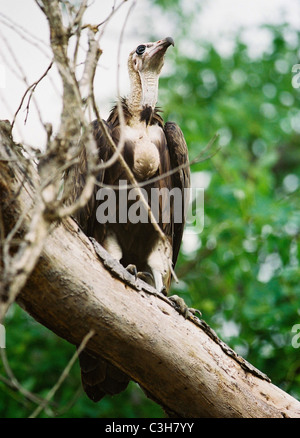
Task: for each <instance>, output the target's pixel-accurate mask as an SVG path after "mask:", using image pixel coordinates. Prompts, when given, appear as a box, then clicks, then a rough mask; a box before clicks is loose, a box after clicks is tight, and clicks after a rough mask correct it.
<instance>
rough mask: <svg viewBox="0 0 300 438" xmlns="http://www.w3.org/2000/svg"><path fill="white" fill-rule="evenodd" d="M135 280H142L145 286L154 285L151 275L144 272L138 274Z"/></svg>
mask: <svg viewBox="0 0 300 438" xmlns="http://www.w3.org/2000/svg"><path fill="white" fill-rule="evenodd" d="M137 278H139V279H140V280H143V281H144V282H145V283H147V284H150V286H153V285H154V278H153V275H152V274H150V272H146V271H143V272H138V273H137Z"/></svg>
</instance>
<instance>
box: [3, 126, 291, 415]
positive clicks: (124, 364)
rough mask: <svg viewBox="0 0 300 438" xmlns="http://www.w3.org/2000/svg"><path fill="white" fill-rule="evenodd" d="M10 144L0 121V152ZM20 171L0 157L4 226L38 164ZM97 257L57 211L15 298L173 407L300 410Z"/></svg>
mask: <svg viewBox="0 0 300 438" xmlns="http://www.w3.org/2000/svg"><path fill="white" fill-rule="evenodd" d="M16 147H17V146H16V145H14V143H13V142H12V140H11V139H10V138H9V133H8V130H7V129H6V130H5V129H2V130H1V125H0V155H1V156H4V157H5V156H6V155H7V154H8V155H10V154H11V153H12V152H11V149H12V148H14V149H16ZM22 169H23V168H22V166H19V165H18V162H17V161H14V160H13V161H7V162H1V161H0V189H1V198H0V207H1V211H2V216H3V217H2V220H3V230H4V232H5V233H8V232H9V231H10V230H11V229H12V228H13V227H14V224H15V223H16V221H17V219H18V217H19V215H21V214H22V212H23V211H25V209H26V206H27V205H30V203H31V202H32V200H33V199H34V198H35V194H34V185H33V184H32V183H31V178H37V174H36V170H35V168H34V167H33V166H31V168H30V169H29V171H28V172H27V174H26V175H24V173H23V171H22ZM23 180H24V183H23V186H22V189H21V190H20V192H19V196H18V197H17V198H16V197H15V196H14V193H16V191H17V190H18V189H19V187H20V182H22V181H23ZM28 223H30V220H29V218H28V216H27V215H24V221H23V222H22V229H19V231H18V233H17V234H18V235H17V236H16V237H18V238H22V235H24V233H25V232H26V226H28ZM2 262H3V261H2V260H0V267H1V266H2ZM105 263H106V264H107V265H108V267H109V269H110V271H111V272H109V270H108V269H107V268H106V267H105V266H104V263H102V262H101V261H100V260H99V258H98V256H97V255H96V253H95V251H94V247H93V245H92V243H91V241H90V240H89V239H88V238H87V237H86V236H85V235H84V234H83V232H82V231H81V230H80V229H78V226H77V225H76V223H75V222H74V221H73V220H72V219H69V218H66V219H63V221H62V222H61V223H60V224H59V225H57V226H56V227H55V228H54V229H52V231H51V233H50V234H49V235H48V237H47V239H46V242H45V245H44V247H43V250H42V253H41V257H40V259H39V262H38V264H37V265H36V268H35V269H34V271H33V272H32V274H31V276H30V278H29V279H28V281H27V283H26V285H25V286H24V288H23V290H22V292H21V293H20V294H19V296H18V302H19V304H20V305H21V306H22V307H23V308H25V309H26V310H27V311H28V312H29V313H30V314H31V315H32V316H33V317H34V318H35V319H36V320H37V321H39V322H40V323H42V324H43V325H45V326H46V327H48V328H49V329H50V330H52V331H53V332H54V333H56V334H57V335H58V336H61V337H63V338H64V339H66V340H67V341H69V342H71V343H73V344H74V345H79V344H80V343H81V341H82V339H83V338H84V336H85V335H86V333H87V332H89V331H90V330H94V333H95V334H94V336H93V337H92V338H91V339H90V340H89V342H88V344H87V347H86V348H87V350H88V351H89V352H91V353H93V354H94V355H95V354H99V355H101V356H102V357H104V358H105V359H107V360H109V361H110V362H112V363H113V364H115V365H116V366H118V367H119V368H120V369H121V370H123V371H124V372H125V373H127V374H128V375H130V376H131V378H132V379H133V380H135V381H136V382H138V383H139V384H140V386H141V387H142V388H143V389H144V390H145V392H146V393H147V394H148V395H150V397H151V398H153V399H154V400H156V401H157V402H158V403H159V404H161V405H162V406H163V407H164V408H165V409H166V410H167V412H169V413H171V414H172V415H175V416H179V417H186V418H188V417H255V418H257V417H280V418H282V417H300V403H299V402H298V401H297V400H295V399H294V398H293V397H291V396H290V395H288V394H287V393H285V392H284V391H282V390H281V389H279V388H277V387H276V386H274V385H273V384H271V383H270V382H269V380H268V379H267V378H266V377H265V376H264V375H263V374H262V373H260V372H259V371H258V370H256V369H255V368H254V367H253V366H251V365H250V364H248V363H247V362H246V361H245V360H244V359H242V358H241V357H240V356H238V355H237V354H236V353H234V352H233V351H232V350H231V349H230V348H229V347H228V346H226V344H224V343H223V342H222V341H221V340H220V339H219V338H218V337H217V336H216V335H215V334H214V332H213V331H212V330H211V329H210V328H209V327H208V326H207V325H206V324H205V322H204V321H199V320H198V319H197V318H195V317H193V316H190V317H189V318H188V319H185V318H184V317H183V316H182V315H180V314H179V313H178V312H177V311H176V310H175V309H174V307H173V306H172V304H171V302H169V300H168V299H167V298H166V297H163V296H162V295H160V294H157V293H156V292H155V291H154V290H153V289H151V288H150V286H146V285H145V284H143V283H142V282H141V281H140V280H138V282H137V283H136V284H135V283H134V282H133V283H132V279H130V277H128V278H125V277H124V278H125V280H126V282H125V281H122V280H120V278H118V277H117V276H116V273H117V272H118V269H120V267H119V265H118V264H116V265H115V268H113V266H112V265H111V262H109V263H108V262H105ZM120 272H122V270H120ZM128 275H129V274H128ZM1 278H2V277H1ZM138 289H139V290H138Z"/></svg>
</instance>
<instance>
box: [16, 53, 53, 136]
mask: <svg viewBox="0 0 300 438" xmlns="http://www.w3.org/2000/svg"><path fill="white" fill-rule="evenodd" d="M52 65H53V61H51V62H50V64H49V66H48V67H47V69H46V71H45V72H44V73H43V74H42V76H41V77H40V78H39V79H38V80H37V81H35V82H34V83H33V84H31V85H29V87H28V88H27V90H26V91H25V93H24V95H23V97H22V99H21V102H20V105H19V106H18V109H17V111H16V112H15V115H14V118H13V121H12V124H11V126H12V129H13V127H14V124H15V121H16V117H17V115H18V113H19V111H20V110H21V108H22V105H23V103H24V100H25V97H26V95H27V93H29V91H30V95H29V98H28V102H27V106H26V117H25V121H24V124H26V122H27V118H28V113H29V106H30V101H31V98H32V95H33V93H34V91H35V89H36V87H37V86H38V84H39V83H40V82H41V81H42V80H43V79H44V78H45V77H46V76H47V74H48V72H49V70H50V69H51V67H52Z"/></svg>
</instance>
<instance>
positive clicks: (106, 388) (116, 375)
mask: <svg viewBox="0 0 300 438" xmlns="http://www.w3.org/2000/svg"><path fill="white" fill-rule="evenodd" d="M79 364H80V368H81V381H82V386H83V389H84V391H85V392H86V394H87V396H88V397H89V398H90V399H91V400H93V402H95V403H96V402H98V401H100V400H101V399H102V398H103V397H104V396H105V395H107V394H109V395H115V394H118V393H119V392H122V391H124V389H126V388H127V385H128V383H129V381H130V378H129V377H128V376H127V375H126V374H124V373H123V371H121V370H119V369H118V368H117V367H115V366H114V365H112V364H110V363H109V362H106V361H105V360H104V359H102V358H101V357H93V356H91V355H90V354H88V353H86V352H85V351H82V352H81V353H80V355H79Z"/></svg>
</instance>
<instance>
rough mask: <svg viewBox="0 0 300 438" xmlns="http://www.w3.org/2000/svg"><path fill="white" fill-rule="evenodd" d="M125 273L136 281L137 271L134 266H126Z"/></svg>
mask: <svg viewBox="0 0 300 438" xmlns="http://www.w3.org/2000/svg"><path fill="white" fill-rule="evenodd" d="M126 271H128V272H129V274H131V275H133V276H134V278H135V279H137V276H138V271H137V269H136V266H135V265H128V266H126Z"/></svg>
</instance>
